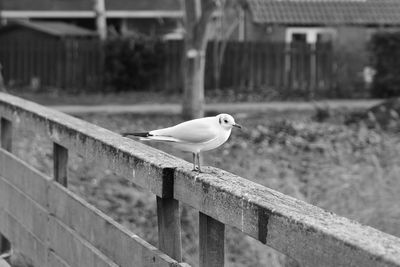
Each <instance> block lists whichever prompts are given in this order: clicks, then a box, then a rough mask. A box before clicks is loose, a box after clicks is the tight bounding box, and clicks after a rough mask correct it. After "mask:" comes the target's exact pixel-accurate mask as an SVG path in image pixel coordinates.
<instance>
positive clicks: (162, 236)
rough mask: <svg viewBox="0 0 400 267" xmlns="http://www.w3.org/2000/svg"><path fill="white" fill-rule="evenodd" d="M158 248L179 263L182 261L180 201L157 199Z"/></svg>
mask: <svg viewBox="0 0 400 267" xmlns="http://www.w3.org/2000/svg"><path fill="white" fill-rule="evenodd" d="M157 220H158V248H159V249H160V250H161V251H162V252H164V253H165V254H167V255H169V256H171V257H172V258H173V259H175V260H177V261H178V262H181V261H182V244H181V220H180V215H179V201H177V200H175V199H173V198H160V197H157Z"/></svg>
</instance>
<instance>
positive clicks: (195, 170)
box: [192, 167, 202, 173]
mask: <svg viewBox="0 0 400 267" xmlns="http://www.w3.org/2000/svg"><path fill="white" fill-rule="evenodd" d="M192 171H193V172H198V173H202V171H201V169H200V168H199V167H195V168H193V170H192Z"/></svg>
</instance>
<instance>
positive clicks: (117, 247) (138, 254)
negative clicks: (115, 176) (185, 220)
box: [49, 183, 183, 267]
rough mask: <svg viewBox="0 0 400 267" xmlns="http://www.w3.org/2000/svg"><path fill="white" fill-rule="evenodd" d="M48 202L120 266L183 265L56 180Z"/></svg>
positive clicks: (51, 207) (85, 237) (67, 221)
mask: <svg viewBox="0 0 400 267" xmlns="http://www.w3.org/2000/svg"><path fill="white" fill-rule="evenodd" d="M49 204H50V212H51V213H52V214H54V216H55V217H56V218H58V219H59V220H61V221H62V222H63V223H65V224H66V225H67V226H69V227H70V228H71V229H73V230H75V231H76V232H77V233H78V234H79V235H80V236H82V237H83V238H84V239H85V240H87V241H88V242H89V243H91V244H92V245H93V246H95V247H96V248H98V249H99V250H100V251H101V252H102V253H104V255H106V256H107V257H109V258H110V259H111V260H113V261H114V262H115V263H117V264H118V265H119V266H122V267H128V266H132V265H133V264H136V265H137V266H160V267H161V266H183V265H180V264H179V263H178V262H176V261H175V260H173V259H171V258H170V257H169V256H167V255H165V254H163V253H161V252H160V251H159V250H157V249H156V248H155V247H153V246H152V245H150V244H148V243H147V242H146V241H144V240H143V239H141V238H139V237H138V236H136V235H134V234H132V233H131V232H129V231H128V230H127V229H126V228H124V227H122V226H121V225H119V224H117V223H116V222H115V221H114V220H112V219H111V218H110V217H108V216H106V215H105V214H103V213H102V212H100V211H99V210H97V209H96V208H94V207H93V206H91V205H90V204H88V203H86V202H85V201H84V200H82V199H81V198H79V197H78V196H76V195H74V194H73V193H71V192H69V191H68V190H67V189H65V188H63V187H62V186H60V185H58V184H57V183H53V184H52V185H51V186H50V188H49Z"/></svg>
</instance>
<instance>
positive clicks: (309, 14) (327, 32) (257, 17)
mask: <svg viewBox="0 0 400 267" xmlns="http://www.w3.org/2000/svg"><path fill="white" fill-rule="evenodd" d="M245 9H246V13H245V16H246V19H245V26H244V28H245V39H246V40H257V41H260V40H262V41H285V42H288V43H290V42H292V41H299V42H306V43H316V42H320V41H322V42H323V41H334V42H336V43H338V44H339V45H341V46H342V45H351V46H355V45H356V46H362V45H365V42H366V41H368V40H369V38H370V36H371V35H372V34H373V33H374V32H376V31H381V30H397V29H400V1H399V0H246V1H245Z"/></svg>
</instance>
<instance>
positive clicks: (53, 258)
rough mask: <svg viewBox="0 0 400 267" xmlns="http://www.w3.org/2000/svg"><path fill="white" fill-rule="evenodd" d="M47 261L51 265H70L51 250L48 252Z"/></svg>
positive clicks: (55, 266) (50, 266)
mask: <svg viewBox="0 0 400 267" xmlns="http://www.w3.org/2000/svg"><path fill="white" fill-rule="evenodd" d="M47 263H48V266H49V267H70V265H69V264H68V263H66V262H65V261H64V260H63V259H62V258H60V257H59V256H58V255H57V254H56V253H54V251H51V250H49V253H48V259H47Z"/></svg>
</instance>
